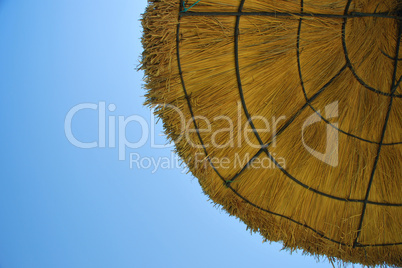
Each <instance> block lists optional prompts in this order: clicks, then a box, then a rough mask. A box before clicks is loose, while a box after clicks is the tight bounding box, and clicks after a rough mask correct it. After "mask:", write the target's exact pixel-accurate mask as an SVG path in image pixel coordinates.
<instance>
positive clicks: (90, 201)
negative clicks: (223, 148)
mask: <svg viewBox="0 0 402 268" xmlns="http://www.w3.org/2000/svg"><path fill="white" fill-rule="evenodd" d="M145 6H146V1H145V0H131V1H129V0H117V1H93V0H83V1H77V0H70V1H65V0H60V1H55V0H38V1H22V0H13V1H11V0H0V40H1V43H0V47H1V49H0V63H1V64H0V73H1V79H0V88H1V92H2V96H1V98H0V109H1V111H0V122H1V132H0V137H1V148H2V149H1V169H0V178H1V179H0V217H1V218H0V219H1V220H0V267H1V268H22V267H30V268H36V267H37V268H48V267H49V268H51V267H52V268H54V267H75V268H80V267H85V268H86V267H295V266H297V267H332V266H331V265H330V264H329V263H328V262H320V263H317V262H316V260H315V259H314V258H313V257H309V256H303V255H302V254H300V253H293V254H292V255H290V254H289V253H288V252H286V251H281V245H280V244H279V243H272V244H268V243H264V244H263V243H262V238H261V237H260V236H259V235H258V234H253V235H250V233H249V232H248V231H246V226H245V225H244V224H243V223H241V222H239V221H238V220H237V219H236V218H234V217H229V216H228V215H227V214H226V213H225V212H224V211H221V210H219V209H218V208H216V207H214V206H213V205H212V204H211V203H210V202H209V201H208V198H207V197H206V196H205V195H203V193H202V190H201V188H200V186H199V184H198V182H197V179H195V178H194V177H193V176H192V175H191V174H186V173H185V172H184V171H185V170H184V169H183V168H180V167H177V166H176V164H175V163H171V166H170V167H167V168H163V169H162V168H160V169H158V170H157V171H156V172H153V171H154V169H153V168H152V165H151V163H150V162H146V161H148V160H149V159H151V158H154V159H167V158H169V159H172V162H174V158H175V156H174V155H172V148H164V149H156V148H151V137H154V138H155V142H156V143H157V144H165V143H166V142H165V139H164V137H163V136H161V135H160V133H161V124H160V123H159V124H157V125H156V126H155V130H154V131H152V129H151V126H153V124H152V121H151V118H152V116H151V112H150V110H149V109H148V108H147V107H144V106H143V105H142V103H143V102H144V97H143V95H144V94H145V91H144V89H143V88H142V85H143V82H142V77H143V73H141V72H137V71H136V68H137V67H138V64H139V58H140V53H141V51H142V47H141V43H140V37H141V28H140V22H139V19H140V14H141V13H143V12H144V9H145ZM80 104H82V105H83V106H82V107H87V108H86V109H82V110H79V111H78V112H77V113H76V114H75V116H74V117H72V121H71V124H70V125H71V133H72V135H73V136H74V137H75V138H76V140H79V141H81V142H85V143H89V142H98V144H97V145H98V146H97V147H95V148H91V149H83V148H78V147H76V146H74V145H73V144H72V143H71V141H70V140H69V139H68V137H66V133H65V120H66V116H67V115H68V113H69V111H71V109H73V108H74V107H77V105H80ZM103 105H105V107H106V110H105V113H104V115H105V118H106V124H105V126H106V131H105V136H104V137H105V140H106V142H105V146H104V148H100V147H102V142H101V141H100V140H99V111H100V110H101V107H102V106H103ZM109 105H111V106H109ZM112 106H114V108H115V109H108V107H111V108H113V107H112ZM88 107H94V109H90V108H88ZM110 110H112V111H110ZM101 117H102V115H101ZM119 118H120V119H121V120H126V119H129V118H131V119H133V121H131V122H128V121H127V122H126V123H127V126H126V127H125V128H124V129H125V133H126V136H127V137H128V142H131V143H133V144H135V143H137V144H139V143H140V142H141V141H144V140H145V144H144V145H142V146H138V147H139V148H135V149H132V148H127V150H126V154H125V156H126V160H124V161H123V160H119V148H118V145H119V141H120V140H119V139H118V130H119V126H120V127H121V124H120V122H119ZM138 118H143V119H144V120H145V121H144V122H146V124H145V125H144V124H142V125H141V124H140V121H139V120H135V119H138ZM110 120H112V121H110ZM113 120H115V122H116V124H115V126H116V131H108V127H109V125H113V124H112V123H111V122H113ZM124 129H123V130H124ZM120 130H121V129H120ZM147 130H148V133H146V132H147ZM144 133H145V134H147V135H145V134H144ZM102 135H103V134H102ZM102 135H101V136H102ZM113 135H116V146H113V144H110V143H109V137H110V136H111V137H113ZM130 153H131V154H135V155H136V156H139V157H141V159H148V160H144V162H142V166H140V167H138V166H136V165H134V166H132V167H131V168H130V161H129V155H130ZM147 166H150V167H149V168H145V167H147Z"/></svg>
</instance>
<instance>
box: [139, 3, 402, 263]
mask: <svg viewBox="0 0 402 268" xmlns="http://www.w3.org/2000/svg"><path fill="white" fill-rule="evenodd" d="M399 2H400V1H399V0H354V1H352V0H321V1H316V0H304V1H303V0H247V1H245V0H219V1H213V0H201V1H197V0H188V1H179V0H149V5H148V8H147V10H146V13H145V14H144V17H143V28H144V36H143V46H144V53H143V62H142V69H143V70H145V76H146V88H147V90H148V92H147V95H146V96H147V102H146V103H147V104H148V105H151V106H157V109H156V113H157V115H158V116H159V117H160V118H162V120H163V123H164V127H165V130H166V134H167V135H168V137H169V138H170V139H171V140H172V141H174V142H175V144H176V149H177V153H178V154H179V155H180V157H181V158H182V159H183V160H184V162H185V163H186V164H187V166H188V167H189V169H190V170H191V172H192V173H193V174H194V176H196V177H197V178H198V180H199V182H200V184H201V186H202V188H203V190H204V192H205V194H207V195H208V196H209V197H210V198H211V200H212V201H213V202H215V203H217V204H220V205H221V206H222V207H223V208H224V209H225V210H226V211H227V212H228V213H230V214H231V215H235V216H236V217H238V218H239V219H241V220H242V221H244V222H245V223H246V224H247V225H248V227H249V228H250V229H251V230H253V231H256V232H259V233H261V235H263V236H264V237H265V238H266V240H268V241H282V243H283V245H284V246H285V247H286V248H287V249H290V250H295V249H303V250H304V251H305V252H308V253H311V254H313V255H317V256H318V255H326V256H328V257H329V258H330V259H332V258H333V257H335V258H337V259H338V260H339V261H340V262H341V263H342V262H353V263H362V264H366V265H395V266H397V265H402V229H401V227H402V217H401V216H402V214H401V206H402V192H401V175H402V169H401V163H400V161H401V159H402V129H401V126H402V120H401V118H402V109H401V107H402V89H401V86H400V82H401V80H402V61H401V58H402V55H400V54H402V53H401V51H400V50H401V49H400V47H401V45H400V41H401V19H402V18H401V15H400V12H399V8H400V6H401V5H400V3H399Z"/></svg>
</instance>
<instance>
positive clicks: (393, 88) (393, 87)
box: [344, 0, 402, 247]
mask: <svg viewBox="0 0 402 268" xmlns="http://www.w3.org/2000/svg"><path fill="white" fill-rule="evenodd" d="M349 2H351V0H349ZM345 12H347V10H346V11H345ZM345 20H346V19H345ZM344 23H346V21H345V22H344ZM397 34H398V36H397V41H396V42H397V43H396V49H395V50H396V52H395V59H394V72H393V74H392V83H391V94H390V95H391V97H390V101H389V105H388V112H387V115H386V117H385V122H384V127H383V130H382V133H381V138H380V144H379V146H378V150H377V155H376V157H375V160H374V165H373V169H372V171H371V176H370V181H369V184H368V186H367V191H366V196H365V199H364V203H363V209H362V213H361V217H360V222H359V227H358V228H357V234H356V238H355V240H354V243H353V247H355V246H356V245H357V244H358V242H357V240H358V239H359V237H360V234H361V228H362V226H363V221H364V216H365V213H366V209H367V204H368V198H369V195H370V190H371V186H372V184H373V181H374V175H375V172H376V170H377V165H378V160H379V158H380V153H381V148H382V145H383V141H384V137H385V132H386V131H387V126H388V122H389V117H390V114H391V110H392V104H393V100H394V97H396V95H394V93H395V91H396V89H397V87H398V85H397V83H396V73H397V69H398V57H399V49H400V45H401V35H402V21H399V23H398V33H397Z"/></svg>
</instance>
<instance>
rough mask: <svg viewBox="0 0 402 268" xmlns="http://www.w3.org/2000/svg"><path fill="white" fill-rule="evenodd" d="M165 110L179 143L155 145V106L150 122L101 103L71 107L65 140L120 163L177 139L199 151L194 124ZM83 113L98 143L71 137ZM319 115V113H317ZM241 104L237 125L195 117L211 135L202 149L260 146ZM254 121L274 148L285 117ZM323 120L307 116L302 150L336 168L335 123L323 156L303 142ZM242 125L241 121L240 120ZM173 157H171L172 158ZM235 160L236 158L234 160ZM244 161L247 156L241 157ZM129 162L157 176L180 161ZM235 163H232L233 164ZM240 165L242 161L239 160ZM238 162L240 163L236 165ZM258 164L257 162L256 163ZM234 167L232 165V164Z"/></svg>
mask: <svg viewBox="0 0 402 268" xmlns="http://www.w3.org/2000/svg"><path fill="white" fill-rule="evenodd" d="M164 108H168V109H171V111H172V112H174V113H176V114H177V116H178V117H177V118H180V121H181V124H180V125H181V126H180V127H181V134H182V135H180V136H179V137H178V140H176V141H173V142H172V143H169V144H163V145H162V144H157V143H156V130H155V125H156V119H155V116H154V111H155V109H157V106H156V107H154V108H153V109H151V110H150V120H148V121H147V119H145V118H144V117H142V116H140V115H130V116H127V117H126V116H123V115H113V114H112V113H114V112H115V111H116V105H115V104H113V103H111V104H109V105H106V102H104V101H100V102H99V103H81V104H78V105H75V106H74V107H72V108H71V109H70V110H69V111H68V112H67V114H66V117H65V120H64V131H65V135H66V138H67V140H68V141H69V142H70V143H71V144H72V145H74V146H76V147H78V148H82V149H91V148H116V147H117V148H118V159H119V160H120V161H125V160H126V155H127V149H132V150H136V149H139V148H141V147H143V146H145V145H146V144H147V143H148V142H150V148H152V149H161V148H171V147H173V146H174V143H175V142H178V141H179V139H186V142H187V144H189V145H190V146H193V147H195V148H199V147H201V145H199V144H198V143H197V142H196V141H193V140H191V135H190V133H195V132H196V131H197V130H195V129H193V120H192V119H191V118H190V119H189V120H187V122H186V119H185V118H186V117H185V116H184V114H183V113H182V112H181V110H180V109H179V108H178V107H175V106H173V105H169V104H168V105H164ZM84 110H89V111H94V112H95V113H97V121H98V122H97V123H98V129H97V132H98V133H97V134H98V135H97V140H94V141H91V142H83V141H80V140H79V139H78V138H77V137H76V136H74V134H73V131H72V126H73V125H74V119H76V117H79V116H80V112H82V111H84ZM317 112H318V113H320V111H317ZM325 113H326V116H327V118H336V117H338V102H334V103H331V104H329V105H327V106H326V107H325ZM242 114H243V110H242V106H241V103H238V106H237V118H236V122H233V120H232V119H231V118H229V117H227V116H222V115H221V116H217V117H215V118H212V119H208V118H206V117H203V116H197V118H195V119H196V120H197V121H198V120H202V121H204V124H203V125H206V127H204V128H203V129H199V130H198V131H199V132H200V133H206V132H209V134H210V137H211V139H210V141H209V143H207V144H204V145H205V147H207V148H208V147H213V148H217V149H222V148H227V147H238V148H240V147H242V146H243V145H244V144H242V143H244V142H246V143H247V146H251V147H253V148H260V144H254V143H253V142H252V141H251V140H250V139H249V135H248V134H249V133H251V132H253V130H252V129H250V126H249V122H248V121H247V120H246V122H245V124H244V125H242V124H241V123H240V122H242V119H241V117H242V116H244V115H242ZM251 119H252V120H253V121H254V120H255V121H257V120H259V121H260V122H262V123H263V124H264V126H265V127H264V128H262V129H258V132H259V133H260V132H266V133H271V134H272V143H271V147H275V146H276V133H277V126H278V125H279V123H280V122H281V121H285V120H286V117H285V116H280V117H278V118H276V117H273V118H271V119H270V120H269V119H267V118H265V117H263V116H257V115H255V116H252V118H251ZM321 120H322V118H321V117H320V115H318V114H317V113H313V114H311V116H309V117H308V118H307V119H306V120H305V122H304V124H303V126H302V129H301V135H300V137H301V140H302V143H303V146H304V147H305V149H306V150H307V151H308V152H309V153H310V154H311V155H312V156H314V157H315V158H317V159H319V160H320V161H322V162H324V163H326V164H328V165H330V166H332V167H336V166H338V131H337V129H336V128H337V127H338V123H334V124H333V126H330V125H329V124H327V130H326V133H324V135H326V151H325V152H318V151H316V150H314V149H313V148H311V147H309V145H308V144H307V143H306V141H305V135H304V132H305V129H306V128H307V127H309V126H311V125H313V124H315V123H319V122H321ZM217 121H219V122H220V123H222V122H225V121H226V122H227V124H226V125H227V127H225V128H222V129H218V130H215V131H214V132H212V125H213V124H214V122H217ZM243 122H244V120H243ZM129 124H137V125H138V124H139V126H140V127H139V134H140V138H139V140H138V141H135V142H132V141H130V140H129V139H128V138H127V136H126V129H127V127H128V126H129ZM223 132H224V133H225V134H227V135H228V136H229V139H228V141H227V142H226V143H224V144H221V143H219V142H218V141H217V139H216V137H217V136H218V134H220V133H223ZM235 132H237V137H238V139H237V141H235V139H234V134H233V133H235ZM173 156H174V157H173ZM236 157H237V158H236ZM236 157H235V158H234V159H239V157H240V156H236ZM244 157H247V156H243V158H244ZM194 159H201V158H200V156H194ZM275 159H276V160H277V162H279V163H280V164H281V166H282V167H284V166H285V165H286V163H285V159H283V158H281V157H280V156H275ZM129 161H130V168H132V169H133V168H137V169H152V172H153V173H154V172H156V171H157V169H158V168H162V169H165V168H179V167H180V164H179V162H180V161H179V159H178V157H177V156H176V155H175V154H171V155H170V156H169V157H159V158H155V157H152V156H141V155H140V154H139V153H138V152H130V153H129ZM214 161H215V162H216V163H215V164H218V165H222V166H225V165H227V162H228V161H229V160H228V159H214ZM233 161H234V160H233ZM242 161H243V160H242ZM238 162H239V161H238ZM257 162H258V161H257ZM271 162H272V161H270V160H269V161H268V160H267V161H266V162H264V159H263V161H262V162H261V164H260V165H259V166H260V167H263V168H274V167H275V165H272V163H271ZM232 164H234V163H232Z"/></svg>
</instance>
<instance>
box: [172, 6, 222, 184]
mask: <svg viewBox="0 0 402 268" xmlns="http://www.w3.org/2000/svg"><path fill="white" fill-rule="evenodd" d="M181 2H183V0H182V1H181ZM181 9H182V5H180V10H181ZM176 54H177V65H178V69H179V75H180V80H181V84H182V87H183V92H184V96H185V98H186V100H187V106H188V108H189V110H190V114H191V119H192V121H193V125H194V128H195V130H196V133H197V136H198V139H199V141H200V143H201V145H202V148H203V150H204V154H205V156H206V157H207V159H208V162H209V164H210V165H211V167H212V169H213V170H214V171H215V173H216V174H217V175H218V176H219V177H220V178H221V179H222V180H223V181H225V179H224V178H223V177H222V175H221V174H220V173H219V171H218V170H217V169H216V167H215V166H214V165H213V163H212V162H211V159H210V157H209V155H208V152H207V148H206V147H205V145H204V142H203V140H202V137H201V134H200V131H199V129H198V125H197V122H196V120H195V117H194V112H193V109H192V106H191V102H190V96H189V95H188V93H187V89H186V85H185V83H184V77H183V72H182V69H181V62H180V18H179V22H178V23H177V32H176Z"/></svg>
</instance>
